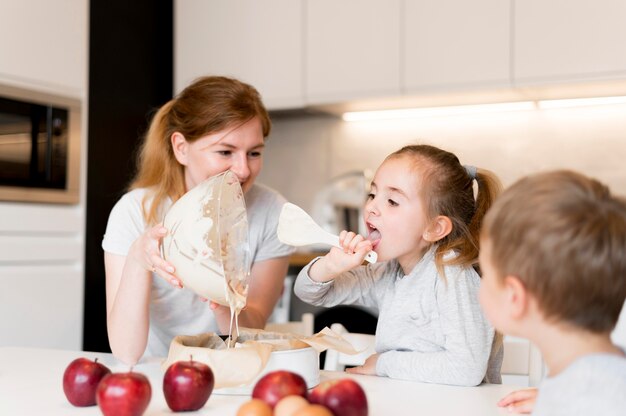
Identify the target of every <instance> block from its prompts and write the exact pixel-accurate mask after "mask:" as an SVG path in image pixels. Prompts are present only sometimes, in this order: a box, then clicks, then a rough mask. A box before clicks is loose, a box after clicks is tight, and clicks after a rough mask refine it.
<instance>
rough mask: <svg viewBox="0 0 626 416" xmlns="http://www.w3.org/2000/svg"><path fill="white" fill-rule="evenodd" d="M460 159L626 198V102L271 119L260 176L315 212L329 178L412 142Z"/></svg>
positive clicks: (507, 176) (507, 179)
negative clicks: (589, 180) (357, 118)
mask: <svg viewBox="0 0 626 416" xmlns="http://www.w3.org/2000/svg"><path fill="white" fill-rule="evenodd" d="M416 142H419V143H427V144H433V145H435V146H439V147H442V148H444V149H446V150H450V151H452V152H454V153H455V154H457V156H458V157H459V159H460V160H461V162H462V163H464V164H471V165H475V166H478V167H482V168H487V169H490V170H492V171H494V172H496V173H497V174H498V175H499V177H500V178H501V180H502V181H503V182H504V184H505V185H509V184H511V183H512V182H513V181H515V180H516V179H518V178H520V177H521V176H523V175H525V174H528V173H531V172H537V171H541V170H546V169H558V168H567V169H575V170H579V171H581V172H584V173H586V174H588V175H591V176H594V177H596V178H598V179H600V180H601V181H603V182H605V183H607V184H608V185H609V186H610V187H611V189H612V190H613V192H615V193H618V194H623V195H626V163H624V158H625V156H626V105H611V106H596V107H579V108H570V109H553V110H532V111H525V112H511V113H490V114H481V115H471V116H464V117H461V116H449V117H432V118H423V119H412V120H390V121H370V122H344V121H342V120H340V119H338V118H330V117H306V116H303V117H298V118H285V119H276V120H274V124H273V130H272V133H271V135H270V138H269V140H268V141H267V149H266V152H265V165H264V168H263V172H262V174H261V176H260V178H259V180H260V181H261V182H264V183H266V184H268V185H270V186H273V187H275V188H276V189H278V190H279V191H281V192H282V193H283V194H284V195H285V196H286V197H287V198H288V199H289V200H291V201H292V202H294V203H296V204H299V205H301V206H302V207H303V208H305V209H311V203H312V197H313V194H314V193H315V192H316V191H317V190H318V189H319V188H320V187H321V186H322V185H323V184H324V183H325V182H326V181H327V180H328V179H329V178H331V177H333V176H336V175H339V174H341V173H344V172H347V171H350V170H356V169H373V170H375V169H376V167H377V166H378V165H379V164H380V162H381V161H382V160H383V159H384V157H385V156H386V155H387V154H389V153H391V152H392V151H394V150H397V149H398V148H400V147H401V146H403V145H405V144H408V143H416Z"/></svg>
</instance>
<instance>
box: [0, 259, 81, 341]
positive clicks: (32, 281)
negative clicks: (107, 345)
mask: <svg viewBox="0 0 626 416" xmlns="http://www.w3.org/2000/svg"><path fill="white" fill-rule="evenodd" d="M0 285H2V287H3V289H2V291H0V333H1V334H2V337H1V340H0V346H9V345H11V346H13V345H16V346H21V347H38V348H62V349H76V350H80V349H82V334H83V331H82V328H83V319H82V316H83V268H82V266H79V265H77V264H76V265H63V264H46V265H32V266H5V265H2V264H0Z"/></svg>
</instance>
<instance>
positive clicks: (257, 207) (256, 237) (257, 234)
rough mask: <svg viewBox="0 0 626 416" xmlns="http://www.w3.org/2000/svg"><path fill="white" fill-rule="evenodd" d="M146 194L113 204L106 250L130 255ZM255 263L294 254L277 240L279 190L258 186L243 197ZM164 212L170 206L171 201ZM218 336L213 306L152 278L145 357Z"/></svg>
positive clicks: (141, 191)
mask: <svg viewBox="0 0 626 416" xmlns="http://www.w3.org/2000/svg"><path fill="white" fill-rule="evenodd" d="M146 192H147V190H146V189H144V188H139V189H134V190H132V191H130V192H128V193H126V194H125V195H124V196H122V198H120V200H119V201H118V202H117V203H116V204H115V206H114V207H113V209H112V210H111V214H110V215H109V221H108V223H107V228H106V233H105V235H104V239H103V240H102V248H103V249H104V251H106V252H108V253H111V254H117V255H121V256H126V255H127V254H128V251H129V249H130V246H131V245H132V244H133V242H134V241H135V240H136V239H137V238H138V237H139V236H140V235H141V234H143V233H144V232H145V230H146V229H147V228H148V226H147V225H146V222H145V219H144V218H143V214H142V212H143V211H142V201H143V198H144V196H145V195H146ZM245 201H246V211H247V216H248V233H249V243H250V253H251V255H252V263H253V264H254V263H255V262H259V261H263V260H268V259H272V258H276V257H284V256H288V255H290V254H291V253H293V251H294V249H293V247H291V246H287V245H285V244H283V243H281V242H280V241H279V240H278V237H277V235H276V228H277V227H278V217H279V215H280V210H281V208H282V206H283V204H284V203H285V202H286V200H285V198H283V196H282V195H280V194H279V193H278V192H276V191H275V190H273V189H271V188H269V187H266V186H263V185H259V184H255V185H253V186H252V188H250V190H249V191H248V192H247V193H246V194H245ZM166 205H167V207H164V210H163V212H166V211H167V208H168V207H169V206H170V205H171V202H168V203H167V204H166ZM204 332H218V327H217V322H216V321H215V316H214V314H213V312H212V311H211V310H210V309H209V305H208V304H207V303H206V302H203V301H202V300H201V299H200V297H199V296H197V295H196V294H195V293H193V292H192V291H191V290H189V289H185V288H183V289H177V288H175V287H172V285H171V284H169V283H168V282H166V281H165V280H164V279H163V278H161V277H159V276H157V275H155V274H153V275H152V288H151V293H150V328H149V333H148V345H147V347H146V351H145V353H144V356H158V357H164V356H166V355H167V352H168V350H169V346H170V342H171V341H172V339H173V338H174V337H175V336H177V335H195V334H200V333H204Z"/></svg>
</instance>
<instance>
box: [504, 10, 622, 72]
mask: <svg viewBox="0 0 626 416" xmlns="http://www.w3.org/2000/svg"><path fill="white" fill-rule="evenodd" d="M514 13H515V36H514V39H515V49H514V51H515V58H514V62H515V64H514V65H515V68H514V71H515V72H514V77H515V81H516V83H521V84H523V83H529V82H534V81H544V82H550V81H576V80H593V79H602V78H607V79H608V78H613V77H622V78H623V77H624V76H625V75H626V51H625V49H624V45H625V44H626V24H624V22H626V2H625V1H624V0H594V1H588V0H550V1H545V0H523V1H516V2H515V10H514Z"/></svg>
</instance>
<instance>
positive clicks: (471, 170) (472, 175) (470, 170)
mask: <svg viewBox="0 0 626 416" xmlns="http://www.w3.org/2000/svg"><path fill="white" fill-rule="evenodd" d="M463 167H464V168H465V171H466V172H467V175H468V176H469V177H470V179H472V180H474V179H476V166H472V165H463Z"/></svg>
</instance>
